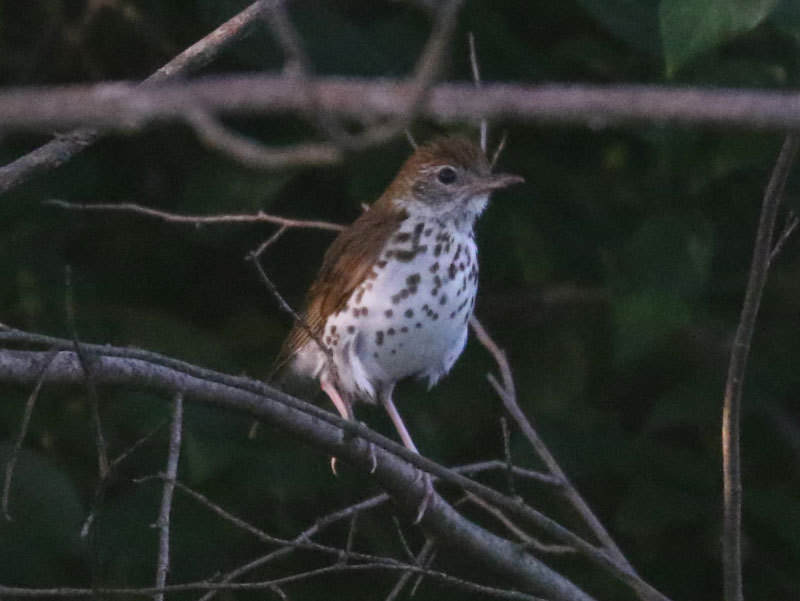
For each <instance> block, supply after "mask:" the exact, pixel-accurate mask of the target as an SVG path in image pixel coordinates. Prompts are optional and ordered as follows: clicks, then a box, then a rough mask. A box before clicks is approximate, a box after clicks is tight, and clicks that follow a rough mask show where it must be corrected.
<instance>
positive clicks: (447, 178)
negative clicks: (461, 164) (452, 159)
mask: <svg viewBox="0 0 800 601" xmlns="http://www.w3.org/2000/svg"><path fill="white" fill-rule="evenodd" d="M436 177H437V178H438V179H439V181H440V182H442V183H443V184H445V185H449V184H452V183H453V182H454V181H456V170H455V169H453V168H452V167H442V168H441V169H439V173H437V174H436Z"/></svg>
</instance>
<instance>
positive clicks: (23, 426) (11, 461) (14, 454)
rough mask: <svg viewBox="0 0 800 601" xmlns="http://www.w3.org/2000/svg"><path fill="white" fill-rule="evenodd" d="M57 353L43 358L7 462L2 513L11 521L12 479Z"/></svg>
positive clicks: (0, 504)
mask: <svg viewBox="0 0 800 601" xmlns="http://www.w3.org/2000/svg"><path fill="white" fill-rule="evenodd" d="M57 354H58V351H57V350H55V349H53V350H51V351H50V352H49V353H48V354H47V355H45V356H44V357H43V359H42V368H41V375H40V376H39V378H38V380H37V381H36V386H35V387H34V388H33V391H31V394H30V396H28V400H27V402H26V403H25V412H24V413H23V414H22V421H21V422H20V425H19V432H18V433H17V438H16V440H14V447H13V448H12V449H11V455H10V456H9V458H8V461H7V462H6V470H5V479H4V481H3V498H2V501H0V513H2V515H3V517H4V518H5V519H6V521H9V522H10V521H11V514H10V513H9V512H8V500H9V497H10V495H11V480H12V478H13V477H14V467H16V465H17V458H18V457H19V453H20V451H21V450H22V443H23V442H24V440H25V435H26V434H27V433H28V425H29V424H30V422H31V415H33V407H34V406H35V405H36V399H38V398H39V393H40V392H41V390H42V384H44V379H45V376H46V375H47V370H48V368H49V367H50V364H51V363H52V362H53V359H55V358H56V355H57Z"/></svg>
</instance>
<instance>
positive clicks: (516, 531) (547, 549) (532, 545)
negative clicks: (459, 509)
mask: <svg viewBox="0 0 800 601" xmlns="http://www.w3.org/2000/svg"><path fill="white" fill-rule="evenodd" d="M465 496H466V499H467V500H468V501H470V502H471V503H472V504H473V505H477V506H478V507H480V508H481V509H483V510H484V511H485V512H486V513H488V514H489V515H491V516H492V517H494V518H495V519H496V520H497V521H499V522H500V523H501V524H502V525H503V527H505V529H506V530H508V531H509V532H511V533H512V534H513V535H514V536H516V537H517V538H518V539H519V540H520V542H521V543H522V546H523V548H525V549H534V550H536V551H540V552H542V553H552V554H559V555H562V554H565V553H575V552H576V549H574V548H573V547H568V546H566V545H548V544H545V543H542V542H539V541H538V540H536V539H535V538H533V537H532V536H531V535H530V534H528V533H527V532H525V531H524V530H523V529H522V528H520V527H519V526H518V525H517V524H515V523H514V522H513V520H511V519H509V517H508V516H507V515H506V514H505V513H503V512H502V511H501V510H500V509H498V508H497V507H495V506H494V505H492V504H491V503H487V502H486V501H484V500H483V499H481V498H480V497H479V496H478V495H475V494H473V493H471V492H467V493H466V495H465Z"/></svg>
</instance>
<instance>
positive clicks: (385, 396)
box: [379, 386, 433, 524]
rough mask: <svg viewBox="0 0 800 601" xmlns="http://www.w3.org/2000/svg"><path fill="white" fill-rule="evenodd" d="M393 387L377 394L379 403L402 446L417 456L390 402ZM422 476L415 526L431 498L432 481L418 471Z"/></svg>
mask: <svg viewBox="0 0 800 601" xmlns="http://www.w3.org/2000/svg"><path fill="white" fill-rule="evenodd" d="M393 389H394V386H388V387H387V388H385V389H381V390H380V392H379V396H380V399H381V403H382V404H383V406H384V408H385V409H386V413H388V414H389V417H390V418H392V423H393V424H394V427H395V429H396V430H397V433H398V434H399V435H400V439H401V440H402V441H403V445H405V447H406V448H407V449H408V450H409V451H413V452H414V453H416V454H417V455H419V454H420V453H419V451H418V450H417V446H416V445H415V444H414V441H413V440H411V435H410V434H409V433H408V429H407V428H406V425H405V423H403V418H402V417H400V413H398V411H397V407H395V406H394V402H393V401H392V390H393ZM420 473H421V474H422V478H423V480H424V484H425V496H423V497H422V502H420V504H419V510H418V511H417V517H416V519H415V520H414V523H415V524H418V523H419V522H420V521H421V520H422V517H423V516H424V515H425V510H426V509H428V505H429V504H430V502H431V499H432V498H433V481H432V480H431V475H430V474H429V473H428V472H424V471H422V470H420Z"/></svg>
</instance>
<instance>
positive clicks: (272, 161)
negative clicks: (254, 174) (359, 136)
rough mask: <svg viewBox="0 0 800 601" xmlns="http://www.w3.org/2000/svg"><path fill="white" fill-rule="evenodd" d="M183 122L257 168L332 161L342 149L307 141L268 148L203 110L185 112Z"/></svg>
mask: <svg viewBox="0 0 800 601" xmlns="http://www.w3.org/2000/svg"><path fill="white" fill-rule="evenodd" d="M186 122H187V123H188V124H189V125H191V126H192V129H194V131H195V133H196V134H197V136H198V138H199V139H200V140H201V141H202V142H204V143H205V144H206V145H207V146H209V147H210V148H213V149H215V150H219V151H221V152H224V153H226V154H228V155H230V156H231V157H232V158H234V159H236V160H237V161H239V162H240V163H243V164H245V165H248V166H250V167H256V168H259V169H286V168H288V167H306V166H309V165H334V164H336V163H339V162H340V161H341V160H342V156H343V155H342V152H341V151H340V150H339V149H338V148H336V147H335V146H333V145H331V144H327V143H322V142H321V143H318V144H313V143H306V144H296V145H294V146H282V147H279V148H270V147H268V146H265V145H264V144H261V143H260V142H257V141H256V140H253V139H251V138H248V137H246V136H243V135H242V134H238V133H236V132H234V131H233V130H232V129H231V128H229V127H226V126H225V125H223V124H222V123H221V122H220V121H219V120H218V119H215V118H214V117H212V116H211V115H209V114H208V113H206V112H204V111H197V110H196V111H192V112H190V113H187V115H186Z"/></svg>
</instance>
